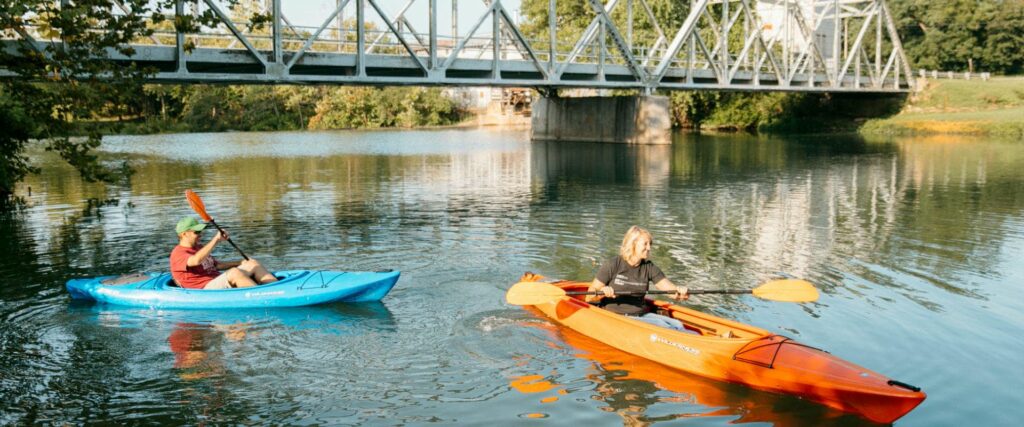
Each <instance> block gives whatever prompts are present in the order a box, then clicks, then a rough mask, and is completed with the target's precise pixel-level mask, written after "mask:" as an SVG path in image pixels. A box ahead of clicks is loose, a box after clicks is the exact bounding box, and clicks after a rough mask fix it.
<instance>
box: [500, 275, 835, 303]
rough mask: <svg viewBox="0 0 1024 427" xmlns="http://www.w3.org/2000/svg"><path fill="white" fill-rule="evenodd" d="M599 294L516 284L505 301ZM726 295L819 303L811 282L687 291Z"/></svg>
mask: <svg viewBox="0 0 1024 427" xmlns="http://www.w3.org/2000/svg"><path fill="white" fill-rule="evenodd" d="M647 293H648V294H674V293H676V291H662V290H650V291H647ZM603 294H604V293H603V292H598V291H569V292H567V291H566V290H565V289H562V288H559V287H558V286H555V285H552V284H549V283H543V282H519V283H516V284H515V285H512V288H510V289H509V290H508V293H506V294H505V300H506V301H508V303H509V304H512V305H537V304H544V303H547V302H551V301H554V300H556V299H558V298H561V297H564V296H566V295H603ZM703 294H729V295H742V294H754V296H756V297H758V298H761V299H766V300H769V301H784V302H811V301H815V300H817V299H818V290H817V289H815V288H814V285H812V284H811V282H808V281H806V280H799V279H781V280H772V281H770V282H768V283H765V284H763V285H761V286H758V287H756V288H754V289H722V290H718V289H690V291H689V295H703ZM615 295H642V294H640V293H616V294H615Z"/></svg>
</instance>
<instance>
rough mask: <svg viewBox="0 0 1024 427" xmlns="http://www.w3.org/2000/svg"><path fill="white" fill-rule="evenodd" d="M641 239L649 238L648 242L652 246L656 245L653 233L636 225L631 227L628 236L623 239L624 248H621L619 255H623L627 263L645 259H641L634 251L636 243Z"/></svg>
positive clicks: (627, 232)
mask: <svg viewBox="0 0 1024 427" xmlns="http://www.w3.org/2000/svg"><path fill="white" fill-rule="evenodd" d="M641 237H647V240H650V241H651V244H654V237H652V236H651V232H649V231H647V230H644V229H643V228H640V227H638V226H635V225H634V226H632V227H629V230H626V235H625V236H624V237H623V238H622V246H620V247H619V255H621V256H622V259H624V260H626V262H631V261H639V260H641V259H643V258H640V257H639V255H638V254H637V253H636V251H635V250H634V249H635V248H636V245H635V244H634V243H636V241H637V239H639V238H641Z"/></svg>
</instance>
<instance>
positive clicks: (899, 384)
mask: <svg viewBox="0 0 1024 427" xmlns="http://www.w3.org/2000/svg"><path fill="white" fill-rule="evenodd" d="M886 384H889V385H894V386H896V387H903V388H905V389H907V390H910V391H921V387H917V386H912V385H910V384H907V383H905V382H900V381H896V380H889V382H887V383H886Z"/></svg>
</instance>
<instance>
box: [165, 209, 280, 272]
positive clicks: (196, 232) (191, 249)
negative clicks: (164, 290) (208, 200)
mask: <svg viewBox="0 0 1024 427" xmlns="http://www.w3.org/2000/svg"><path fill="white" fill-rule="evenodd" d="M205 228H206V224H202V223H200V222H199V221H196V219H195V218H192V217H190V216H187V217H185V218H182V219H181V221H178V225H177V227H175V231H176V232H177V233H178V245H177V246H175V247H174V250H173V251H171V277H173V278H174V281H175V282H177V283H178V286H181V287H183V288H190V289H228V288H247V287H251V286H256V284H257V283H259V284H264V283H270V282H276V281H277V278H276V277H274V275H273V274H270V272H268V271H267V269H266V268H263V266H262V265H260V263H259V262H258V261H256V260H255V259H252V258H249V259H248V260H246V261H234V262H222V261H217V259H216V258H214V257H213V256H212V255H210V254H211V253H212V252H213V248H214V247H216V246H217V243H220V241H221V240H226V239H227V238H228V236H227V234H226V233H223V232H221V233H217V235H215V236H213V238H212V239H210V241H209V242H207V243H206V245H200V244H199V237H200V235H201V234H202V232H203V230H204V229H205ZM220 270H227V271H225V272H223V273H221V272H220Z"/></svg>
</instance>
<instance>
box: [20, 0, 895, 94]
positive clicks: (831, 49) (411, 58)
mask: <svg viewBox="0 0 1024 427" xmlns="http://www.w3.org/2000/svg"><path fill="white" fill-rule="evenodd" d="M111 1H112V5H114V4H116V5H117V6H119V8H120V10H121V11H123V12H124V13H131V11H129V10H127V9H126V8H125V7H124V6H123V4H121V3H120V2H119V1H118V0H111ZM286 1H300V0H266V2H265V6H263V7H265V8H266V12H267V13H269V14H270V15H271V20H270V24H271V25H270V26H271V28H270V29H269V30H267V29H262V30H261V29H259V28H257V29H249V28H248V25H244V24H247V23H242V22H235V21H233V20H232V19H231V15H230V14H229V13H228V12H229V11H225V10H223V8H222V6H220V2H217V1H216V0H202V1H197V2H195V3H193V4H194V6H193V10H191V12H187V11H186V8H185V0H178V1H176V2H175V3H174V7H173V10H168V11H162V12H163V13H165V14H167V15H177V16H183V15H185V14H186V13H194V14H199V13H200V12H201V11H202V10H201V9H205V10H206V11H209V12H212V13H213V14H214V15H216V16H217V18H218V20H219V22H218V23H217V25H215V26H213V27H212V28H206V27H204V29H203V30H202V32H200V33H199V34H183V33H180V32H167V31H163V32H161V31H157V32H156V33H155V34H154V35H153V36H152V37H149V38H144V39H140V40H138V41H137V42H135V43H134V44H133V48H134V49H135V51H136V52H137V53H136V54H135V55H133V56H132V57H125V56H124V55H121V54H119V53H117V52H115V51H111V52H110V53H109V54H108V55H107V57H106V59H108V60H111V61H122V62H128V61H134V62H137V63H140V64H143V65H151V66H154V67H156V68H157V69H158V70H159V72H158V73H156V74H155V75H154V76H153V80H155V81H179V82H213V83H220V82H224V83H226V82H244V83H267V84H289V83H299V84H306V83H326V84H372V85H451V86H457V85H467V84H470V85H481V86H486V85H491V86H531V87H537V88H543V89H544V90H545V91H549V90H550V89H555V88H561V87H581V88H618V89H637V90H641V91H645V92H647V93H649V92H650V91H654V90H659V89H662V90H694V89H697V90H699V89H707V90H739V91H810V92H822V91H831V92H836V91H838V92H905V91H908V90H909V89H910V87H911V85H912V81H911V79H912V78H913V75H912V73H911V68H910V64H909V62H908V61H907V58H906V55H905V53H904V52H903V46H902V44H901V42H900V39H899V34H897V31H896V26H895V23H894V22H893V18H892V15H891V14H890V13H889V9H888V7H887V5H886V4H885V0H691V1H690V6H689V11H688V15H687V16H686V18H685V19H683V20H682V22H675V23H672V22H660V21H659V20H658V19H657V18H656V17H655V15H654V13H652V10H651V7H650V5H649V4H648V2H647V0H625V1H620V0H587V1H589V2H590V6H591V9H592V12H593V15H592V21H591V24H590V26H589V27H588V28H587V29H586V30H585V31H583V32H582V34H581V35H580V37H579V38H577V39H575V40H568V39H566V38H565V37H559V36H560V33H559V28H558V27H557V23H558V18H559V17H558V16H557V15H556V13H557V12H556V11H557V2H558V1H578V0H549V1H548V16H546V17H540V18H541V19H544V18H546V20H547V31H548V34H547V37H546V38H545V39H543V40H531V39H528V38H527V37H526V36H524V35H523V33H522V31H521V29H520V27H519V23H518V22H515V18H514V17H513V15H512V14H510V13H509V11H508V10H507V9H506V8H505V6H504V5H503V4H502V1H501V0H479V1H482V2H483V4H484V6H485V10H484V12H483V13H482V14H481V15H480V16H479V17H476V18H477V19H475V21H474V22H475V24H474V25H473V27H472V29H471V30H470V31H469V32H468V33H464V34H457V32H458V28H457V26H456V22H458V19H459V16H458V15H459V6H460V5H462V6H463V7H465V5H466V4H467V1H465V0H464V1H463V2H461V3H460V2H458V1H457V0H453V1H452V7H451V10H450V11H449V10H441V8H439V7H438V4H437V0H407V1H403V2H391V1H388V2H383V1H379V0H355V1H350V0H335V1H334V2H331V3H332V4H334V5H336V7H335V9H334V11H333V13H331V14H330V15H329V16H327V17H326V19H325V20H324V21H323V22H322V24H320V25H319V26H318V27H299V26H295V25H293V24H292V22H290V21H288V19H287V18H286V17H285V16H284V14H283V13H282V8H283V6H284V2H286ZM602 1H603V3H602ZM261 3H262V2H261ZM424 3H426V4H424ZM635 3H639V4H635ZM622 4H625V6H621V5H622ZM367 5H368V6H369V8H367V7H366V6H367ZM416 5H419V6H420V7H423V6H425V7H426V9H427V11H428V14H427V16H425V17H421V16H417V17H415V18H416V19H411V17H410V16H409V14H408V13H407V11H409V10H410V8H411V7H414V6H416ZM617 7H618V8H620V9H622V8H625V10H619V11H618V12H616V10H615V9H616V8H617ZM634 7H639V8H640V9H639V10H638V12H639V13H634ZM352 9H354V12H353V11H352ZM346 10H349V11H350V12H349V13H350V14H349V15H348V16H353V15H354V16H355V22H354V23H352V22H350V23H349V24H354V26H355V28H343V25H349V24H345V23H344V22H343V17H344V16H346V12H345V11H346ZM417 10H420V9H417ZM446 13H451V16H450V18H451V20H452V29H451V32H450V34H444V33H443V32H444V31H445V29H442V28H439V26H438V24H437V23H438V19H439V18H440V17H442V16H441V14H446ZM236 15H237V14H236ZM389 15H390V16H389ZM28 18H31V17H28ZM463 18H465V17H463ZM413 20H417V21H418V22H419V24H424V23H425V25H426V28H427V30H428V31H427V33H423V34H421V33H417V32H416V30H415V29H414V28H413V26H412V24H413V22H412V21H413ZM30 21H31V19H27V20H26V22H30ZM542 22H543V21H542ZM485 24H489V25H485ZM636 24H642V25H645V26H646V27H647V28H652V29H653V31H654V36H652V38H653V40H637V38H636V35H635V34H634V31H633V29H634V26H635V25H636ZM368 26H369V29H368ZM243 29H244V31H243ZM622 29H625V31H623V30H622ZM11 30H12V31H7V32H4V33H3V34H4V36H3V39H0V43H2V45H0V48H3V49H6V50H7V51H9V52H16V51H17V45H19V44H27V45H30V46H31V47H33V48H44V47H46V46H59V44H60V43H59V40H57V39H51V38H48V37H52V35H48V33H46V31H43V30H42V29H40V28H39V27H38V26H36V27H33V26H32V25H26V26H25V27H23V28H18V29H11ZM666 30H668V31H666ZM872 30H873V31H872ZM97 31H103V29H97ZM851 31H852V32H853V34H850V32H851ZM669 32H671V33H672V34H674V37H673V38H672V39H671V40H669V39H668V38H667V36H666V34H668V33H669ZM872 32H874V34H873V37H872V34H871V33H872ZM352 33H354V35H355V37H354V41H353V40H349V39H347V37H346V36H347V35H349V34H352ZM488 33H489V34H488ZM563 33H564V32H563ZM367 37H369V38H370V40H369V43H367V41H368V40H367ZM708 42H713V43H710V44H709V43H708ZM609 44H610V45H611V46H614V48H612V49H611V50H609V49H608V47H607V46H608V45H609ZM239 45H240V46H239ZM565 46H573V47H572V49H570V50H568V51H562V50H560V47H565ZM709 46H710V48H709ZM538 52H539V53H541V55H538ZM545 55H546V58H544V57H543V56H545ZM0 74H6V75H8V76H9V75H12V73H10V72H6V73H5V72H4V71H3V70H0ZM865 83H866V84H865Z"/></svg>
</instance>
